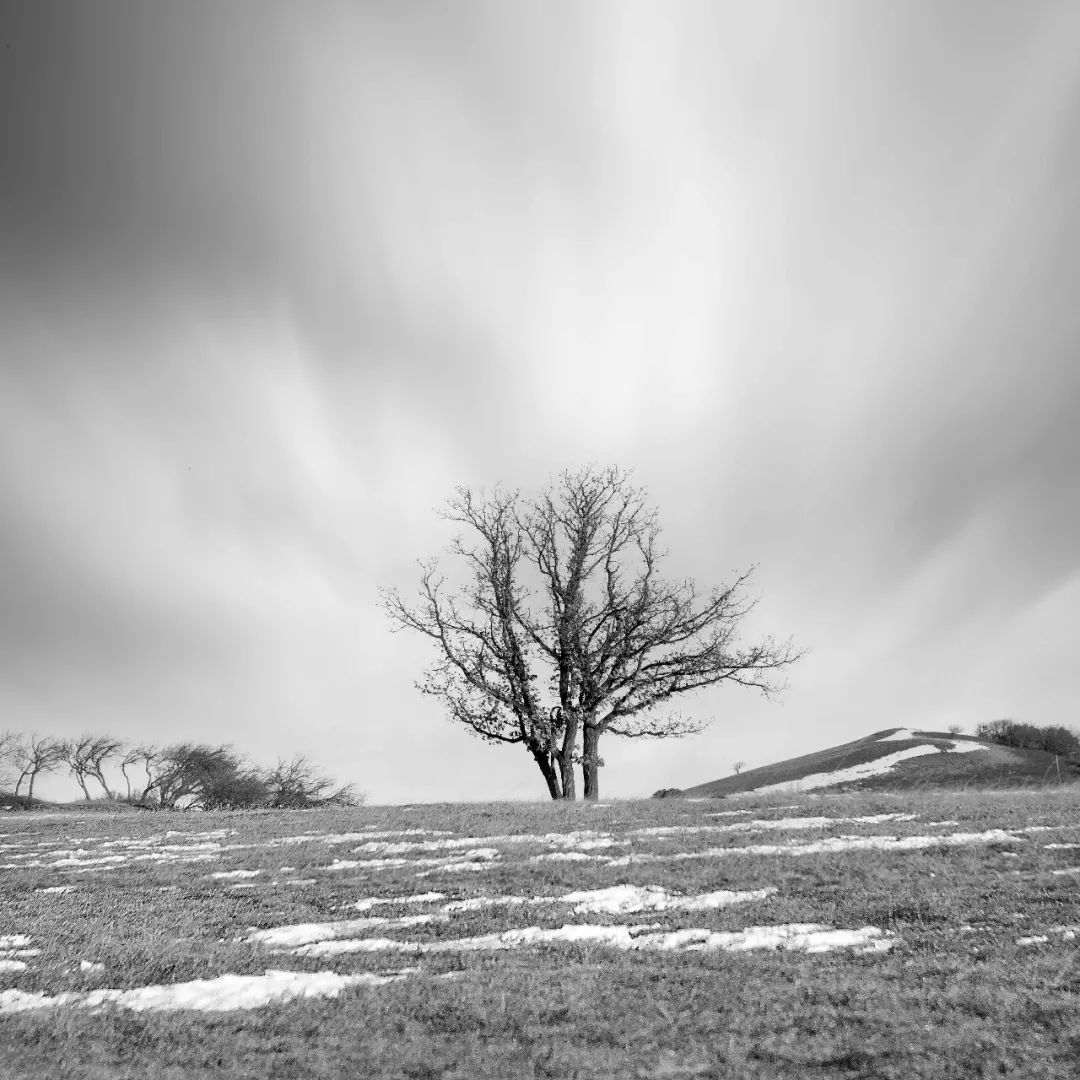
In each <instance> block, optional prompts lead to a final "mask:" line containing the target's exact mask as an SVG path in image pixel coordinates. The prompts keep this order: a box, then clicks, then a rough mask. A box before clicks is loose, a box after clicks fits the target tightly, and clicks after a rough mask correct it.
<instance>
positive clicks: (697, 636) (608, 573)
mask: <svg viewBox="0 0 1080 1080" xmlns="http://www.w3.org/2000/svg"><path fill="white" fill-rule="evenodd" d="M444 517H445V518H446V519H447V520H449V521H451V522H454V523H456V524H457V525H459V526H460V527H461V532H459V534H458V535H457V536H456V537H455V538H454V540H453V542H452V544H451V549H450V550H451V553H452V554H454V555H456V556H457V557H458V559H459V560H460V565H461V566H462V567H463V568H464V570H465V575H464V578H463V580H461V581H460V583H459V584H458V586H457V587H456V588H455V587H453V586H451V585H450V584H448V580H447V578H446V576H445V575H444V574H443V573H442V572H441V570H440V567H439V564H438V561H437V560H431V561H429V562H427V563H422V564H421V568H422V576H421V580H420V589H419V601H418V602H417V603H415V604H409V603H406V602H405V601H404V600H403V599H402V597H401V596H400V594H399V593H398V592H397V591H396V590H388V591H385V592H384V593H383V605H384V608H385V610H386V611H387V613H388V615H389V616H390V618H391V620H392V622H393V623H394V625H395V628H397V629H410V630H415V631H417V632H419V633H421V634H423V635H425V636H426V637H428V638H429V639H431V640H432V641H433V642H434V643H435V645H436V652H437V659H436V661H435V663H434V664H433V665H432V667H431V668H430V669H429V671H428V673H427V676H426V678H425V679H424V680H423V681H422V682H421V683H419V684H418V686H419V688H420V689H421V690H422V691H423V692H424V693H427V694H431V695H433V696H435V697H438V698H439V699H441V700H442V701H443V703H444V704H445V706H446V707H447V710H448V712H449V715H450V717H451V719H453V720H455V721H457V722H459V723H462V724H465V725H466V726H467V727H469V728H471V729H472V730H473V731H474V732H476V733H477V734H479V735H480V736H481V737H482V738H484V739H487V740H489V741H493V742H506V743H520V744H522V745H523V746H524V747H525V749H526V750H527V751H528V753H529V754H530V755H531V756H532V758H533V760H534V761H535V762H536V764H537V766H538V768H539V769H540V772H541V773H542V775H543V777H544V781H545V783H546V784H547V788H548V792H549V793H550V795H551V796H552V798H566V799H572V798H574V797H575V783H574V764H575V763H580V764H581V766H582V771H583V776H584V794H585V797H586V798H590V799H594V798H597V797H598V795H599V772H598V770H599V768H600V766H601V765H602V764H603V762H602V760H601V759H600V756H599V753H598V750H599V743H600V738H601V736H602V735H603V734H604V733H606V732H611V733H612V734H614V735H620V736H623V737H626V738H668V737H678V736H682V735H687V734H692V733H695V732H697V731H699V730H701V727H702V725H701V724H699V723H697V722H696V721H693V720H688V719H686V718H684V717H682V716H681V715H680V714H678V713H663V712H660V711H659V710H661V709H663V708H664V707H665V706H666V705H667V703H668V702H670V701H671V700H672V699H673V698H677V697H681V696H682V695H684V694H687V693H690V692H692V691H694V690H697V689H700V688H703V687H706V686H712V685H716V684H718V683H724V682H727V683H734V684H737V685H740V686H745V687H751V688H753V689H757V690H759V691H762V692H763V693H765V694H771V693H773V692H775V691H777V690H778V689H779V688H780V684H779V682H778V681H777V676H778V673H779V672H780V671H781V670H782V669H784V668H786V667H787V666H789V665H790V664H791V663H793V662H794V661H795V660H796V659H798V654H797V653H796V652H795V651H794V649H793V647H792V646H791V644H790V643H782V644H777V643H776V642H775V641H774V640H773V639H772V638H769V637H766V638H763V639H762V640H760V641H758V642H756V643H754V644H751V645H742V644H741V643H740V641H739V639H738V630H739V624H740V623H741V622H742V620H743V619H744V618H745V617H746V615H748V614H749V612H750V611H751V610H752V608H753V607H754V603H755V601H754V600H753V599H750V598H748V597H747V596H746V587H747V584H748V581H749V578H750V573H751V571H746V572H745V573H743V574H741V575H739V576H738V577H736V578H735V580H734V581H733V582H732V583H731V584H728V585H724V586H720V587H718V588H715V589H713V590H711V591H710V592H708V593H705V594H701V593H700V592H699V590H698V588H697V586H696V585H695V584H694V582H693V581H690V580H686V581H681V582H670V581H667V580H665V579H664V578H662V577H661V576H660V573H659V567H660V564H661V563H662V561H663V558H664V555H665V553H664V552H663V551H661V550H660V548H659V546H658V537H659V532H660V530H659V525H658V521H657V512H656V510H655V509H653V508H652V507H651V506H650V505H649V504H648V502H647V499H646V495H645V492H644V491H643V490H641V489H640V488H637V487H635V486H634V485H633V484H632V483H631V478H630V475H629V473H627V472H624V471H622V470H620V469H617V468H607V469H603V470H598V469H595V468H592V467H587V468H585V469H582V470H581V471H579V472H577V473H569V472H567V473H564V474H563V475H562V476H561V477H559V478H558V479H557V480H556V481H554V482H553V483H552V484H551V485H549V487H548V488H547V489H546V490H545V491H543V492H542V493H541V494H540V495H539V496H538V497H537V498H535V499H533V500H531V501H525V500H523V499H522V498H521V497H520V495H518V494H517V493H516V492H514V493H511V492H506V491H503V490H501V489H496V490H495V491H494V492H493V493H489V494H484V493H478V494H474V493H473V492H471V491H470V490H469V489H467V488H459V489H458V490H457V494H456V497H455V498H453V499H452V500H451V501H450V502H449V504H448V506H447V509H446V511H445V512H444ZM541 672H543V673H544V674H545V675H546V676H547V678H546V680H545V681H544V682H541V674H540V673H541ZM579 735H580V737H581V747H582V749H581V752H580V754H579V753H578V751H577V744H578V737H579Z"/></svg>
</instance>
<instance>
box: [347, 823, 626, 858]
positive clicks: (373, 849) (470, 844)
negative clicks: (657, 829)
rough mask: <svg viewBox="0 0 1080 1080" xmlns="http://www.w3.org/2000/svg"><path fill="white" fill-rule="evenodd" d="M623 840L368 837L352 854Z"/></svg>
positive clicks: (583, 845)
mask: <svg viewBox="0 0 1080 1080" xmlns="http://www.w3.org/2000/svg"><path fill="white" fill-rule="evenodd" d="M622 843H625V841H619V840H616V839H615V838H614V837H612V836H610V835H608V834H607V833H598V832H593V831H592V830H591V829H582V830H579V831H577V832H566V833H543V834H537V833H512V834H509V835H505V836H453V837H450V838H449V839H442V840H401V841H389V840H371V841H368V842H367V843H366V844H361V845H360V847H358V848H353V854H354V855H405V854H408V853H411V852H433V851H458V850H459V849H461V848H477V847H484V846H486V847H490V845H491V844H538V845H543V846H546V847H557V848H563V849H565V848H574V849H575V850H577V851H589V850H592V849H594V848H610V847H615V846H617V845H620V844H622Z"/></svg>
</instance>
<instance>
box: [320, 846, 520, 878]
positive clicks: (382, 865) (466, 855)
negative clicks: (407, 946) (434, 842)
mask: <svg viewBox="0 0 1080 1080" xmlns="http://www.w3.org/2000/svg"><path fill="white" fill-rule="evenodd" d="M499 855H500V852H499V850H498V848H473V849H471V850H469V851H466V852H463V858H461V859H451V860H446V859H426V858H420V859H405V858H388V859H335V860H334V861H333V862H332V863H330V865H329V866H322V867H319V868H318V869H320V870H331V871H334V870H401V869H405V868H416V869H422V868H427V870H428V873H431V874H434V873H438V872H440V871H443V870H449V871H455V870H488V869H490V868H491V865H492V863H493V862H494V861H495V860H497V859H498V858H499ZM421 876H427V875H421Z"/></svg>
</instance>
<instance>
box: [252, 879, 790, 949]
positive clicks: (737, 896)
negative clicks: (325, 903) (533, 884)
mask: <svg viewBox="0 0 1080 1080" xmlns="http://www.w3.org/2000/svg"><path fill="white" fill-rule="evenodd" d="M776 892H777V890H776V888H774V887H771V886H770V887H768V888H764V889H753V890H746V891H743V892H738V891H730V890H727V889H721V890H719V891H717V892H711V893H701V894H699V895H697V896H683V895H682V894H680V893H672V892H669V891H668V890H667V889H665V888H663V887H662V886H659V885H644V886H642V885H612V886H609V887H608V888H604V889H591V890H587V891H578V892H571V893H567V894H565V895H564V896H474V897H469V898H467V899H465V900H451V901H449V902H448V903H446V904H444V905H442V907H441V908H440V909H439V910H438V911H437V912H433V913H429V914H423V915H403V916H401V917H399V918H383V917H381V916H377V915H376V916H369V917H366V918H362V919H339V920H336V921H334V922H323V923H298V924H295V925H291V926H274V927H270V928H269V929H266V930H254V929H253V930H251V931H250V932H249V934H248V935H247V937H246V938H244V939H243V940H244V941H246V942H248V943H249V944H253V945H265V946H270V947H279V948H286V947H296V946H301V945H310V944H313V943H315V942H319V941H331V940H342V939H349V938H354V937H355V936H356V935H358V934H361V933H363V932H365V931H367V930H371V929H374V928H375V927H378V928H379V930H380V931H386V930H391V929H402V928H405V927H410V926H420V925H424V924H428V923H432V922H446V921H447V919H448V918H449V917H450V916H452V915H459V914H462V913H464V912H472V911H481V910H483V909H485V908H491V907H521V906H524V905H527V904H528V905H534V906H535V905H538V904H571V905H574V911H575V913H576V914H579V915H580V914H599V913H609V914H613V915H628V914H631V913H633V912H638V911H672V910H678V911H706V910H711V909H715V908H720V907H727V906H729V905H732V904H743V903H750V902H752V901H755V900H766V899H768V898H769V897H770V896H773V895H775V893H776ZM432 899H438V900H441V899H444V897H443V896H442V894H440V893H428V894H424V895H421V896H415V897H397V898H395V899H394V900H387V901H368V900H361V901H358V902H357V906H359V905H360V904H364V905H371V904H373V903H376V902H385V903H426V902H429V901H431V900H432ZM360 910H365V911H366V910H370V908H369V907H367V906H365V907H363V908H361V909H360ZM364 948H365V946H363V945H357V946H355V947H350V948H349V949H343V950H339V951H354V950H363V949H364Z"/></svg>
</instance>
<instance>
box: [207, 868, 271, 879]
mask: <svg viewBox="0 0 1080 1080" xmlns="http://www.w3.org/2000/svg"><path fill="white" fill-rule="evenodd" d="M261 873H262V871H261V870H217V871H215V872H214V873H213V874H211V875H210V876H211V877H212V878H251V877H258V876H259V875H260V874H261Z"/></svg>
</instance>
